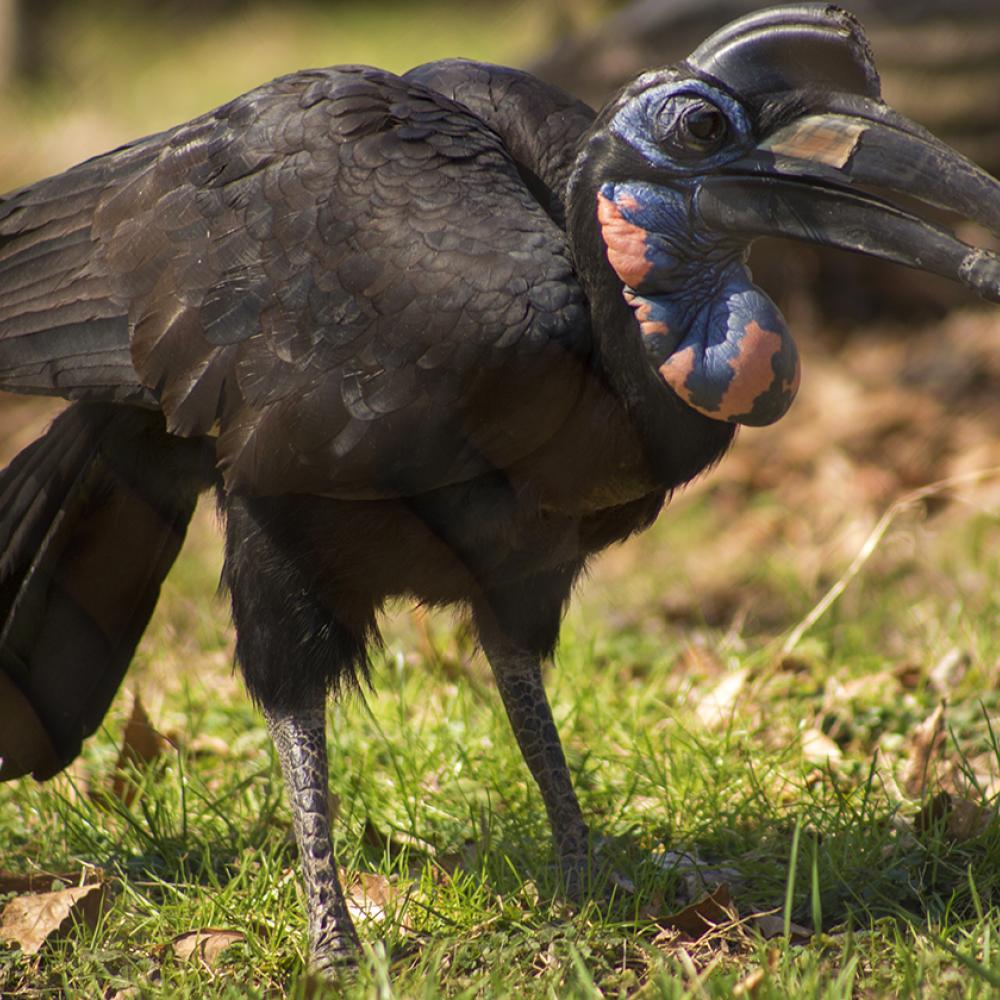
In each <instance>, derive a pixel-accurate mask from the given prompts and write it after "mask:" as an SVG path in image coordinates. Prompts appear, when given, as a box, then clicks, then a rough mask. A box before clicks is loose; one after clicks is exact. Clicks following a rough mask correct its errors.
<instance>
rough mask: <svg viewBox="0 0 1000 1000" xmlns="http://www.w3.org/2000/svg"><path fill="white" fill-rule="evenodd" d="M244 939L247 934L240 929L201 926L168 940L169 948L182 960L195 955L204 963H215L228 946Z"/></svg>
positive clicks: (184, 960)
mask: <svg viewBox="0 0 1000 1000" xmlns="http://www.w3.org/2000/svg"><path fill="white" fill-rule="evenodd" d="M246 939H247V936H246V934H244V933H243V932H242V931H231V930H226V929H225V928H222V927H201V928H199V929H198V930H196V931H186V932H185V933H184V934H178V935H177V937H175V938H174V939H173V940H172V941H171V942H170V950H171V951H172V952H173V954H174V956H175V957H176V958H179V959H180V960H181V961H182V962H186V961H187V960H188V959H190V958H191V957H192V956H194V955H196V956H197V957H198V958H199V959H200V960H201V961H202V962H204V963H205V964H206V965H215V963H216V962H217V961H218V960H219V956H220V955H221V954H222V953H223V952H224V951H225V950H226V949H227V948H228V947H230V946H231V945H234V944H239V942H240V941H245V940H246Z"/></svg>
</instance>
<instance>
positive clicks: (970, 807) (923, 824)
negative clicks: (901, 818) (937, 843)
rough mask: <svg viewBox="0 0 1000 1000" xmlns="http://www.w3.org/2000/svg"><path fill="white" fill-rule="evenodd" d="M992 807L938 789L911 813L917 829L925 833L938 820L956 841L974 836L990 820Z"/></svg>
mask: <svg viewBox="0 0 1000 1000" xmlns="http://www.w3.org/2000/svg"><path fill="white" fill-rule="evenodd" d="M993 815H994V813H993V810H992V809H987V808H986V807H985V806H982V805H980V804H979V803H978V802H972V801H970V800H969V799H963V798H959V797H958V796H953V795H949V794H948V793H947V792H939V793H938V794H937V795H935V796H934V798H932V799H931V800H930V802H928V803H927V804H926V805H925V806H924V807H923V808H922V809H921V810H920V812H918V813H917V815H916V816H914V817H913V826H914V828H915V829H916V830H917V832H918V833H926V832H928V831H929V830H930V829H932V828H933V827H934V826H935V825H936V824H938V823H940V822H941V821H942V820H944V822H945V833H946V834H947V835H948V837H949V838H950V839H951V840H953V841H955V842H957V843H963V842H964V841H967V840H974V839H975V838H976V837H978V836H979V835H980V834H982V833H983V832H984V831H985V830H986V828H987V827H988V826H989V825H990V823H991V822H992V820H993Z"/></svg>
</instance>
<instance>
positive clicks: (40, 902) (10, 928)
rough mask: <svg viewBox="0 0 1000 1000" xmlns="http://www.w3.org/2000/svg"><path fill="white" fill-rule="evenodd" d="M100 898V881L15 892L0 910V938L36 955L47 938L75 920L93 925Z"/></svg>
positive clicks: (67, 928)
mask: <svg viewBox="0 0 1000 1000" xmlns="http://www.w3.org/2000/svg"><path fill="white" fill-rule="evenodd" d="M103 898H104V886H103V885H100V884H96V885H79V886H74V887H73V888H71V889H60V890H58V891H57V892H39V893H34V894H32V895H27V896H15V897H14V898H13V899H12V900H11V901H10V902H9V903H8V904H7V905H6V906H5V907H4V910H3V913H2V914H0V939H3V940H4V941H10V942H11V943H13V944H18V945H20V946H21V950H22V951H23V952H24V953H25V954H26V955H35V954H37V953H38V952H39V951H40V950H41V948H42V945H44V944H45V942H46V941H50V940H54V939H55V938H56V937H59V936H61V935H63V934H65V933H66V932H67V931H68V930H69V929H70V928H71V927H72V926H73V924H74V923H77V922H82V923H86V924H87V925H88V926H90V927H93V926H94V924H96V923H97V918H98V916H99V914H100V912H101V903H102V900H103Z"/></svg>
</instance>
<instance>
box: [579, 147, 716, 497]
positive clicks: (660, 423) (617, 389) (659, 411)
mask: <svg viewBox="0 0 1000 1000" xmlns="http://www.w3.org/2000/svg"><path fill="white" fill-rule="evenodd" d="M609 155H610V154H609V151H608V149H607V145H606V140H605V138H604V137H603V136H602V135H600V134H599V133H596V134H593V135H592V136H591V137H590V138H589V139H588V140H587V141H586V142H585V145H584V147H583V150H582V152H581V155H580V158H579V160H578V161H577V167H576V170H575V171H574V173H573V176H572V177H571V179H570V183H569V186H568V189H567V208H568V211H567V229H568V232H569V239H570V244H571V247H572V250H573V255H574V259H575V262H576V266H577V270H578V273H579V276H580V281H581V283H582V285H583V288H584V291H585V292H586V295H587V299H588V301H589V303H590V314H591V323H592V327H593V336H594V355H593V365H594V369H595V375H596V376H597V377H598V378H600V379H601V380H603V381H604V382H605V383H606V384H607V386H608V388H609V389H610V391H611V392H612V393H613V395H614V396H615V397H616V398H617V399H618V400H619V402H620V404H621V406H622V409H623V411H624V414H625V416H626V418H627V419H626V420H625V421H624V422H623V425H622V433H623V434H627V435H631V436H632V437H633V438H635V439H637V440H638V441H639V442H640V444H641V453H642V455H643V457H644V460H645V462H646V464H647V467H648V475H649V477H650V479H651V481H652V482H654V483H655V484H656V485H658V486H659V487H661V488H666V489H673V488H675V487H677V486H680V485H681V484H683V483H685V482H687V481H688V480H690V479H693V478H694V477H695V476H697V475H698V473H700V472H701V471H702V470H704V469H705V468H707V467H708V466H710V465H712V464H713V463H714V462H716V461H717V460H718V459H719V458H720V457H721V456H722V455H723V454H724V452H725V451H726V449H727V448H728V447H729V445H730V443H731V442H732V440H733V436H734V433H735V427H734V426H733V425H732V424H730V423H727V422H725V421H720V420H713V419H710V418H708V417H706V416H704V415H703V414H701V413H698V412H697V411H696V410H694V409H692V408H691V407H690V406H688V405H687V404H686V403H684V402H683V401H682V400H681V399H680V398H679V397H678V396H677V395H676V394H675V393H674V392H672V391H671V390H670V389H669V388H668V387H667V386H666V385H665V384H664V382H663V379H662V378H661V377H660V375H659V374H658V373H657V371H656V369H655V368H654V367H653V365H652V364H651V363H650V360H649V358H648V356H647V352H646V346H645V345H644V343H643V334H642V331H641V329H640V325H639V320H638V319H637V317H636V313H635V311H634V310H633V308H632V307H631V306H630V305H629V303H628V302H627V301H626V288H625V285H624V284H623V282H622V280H621V278H620V277H619V276H618V274H617V273H616V272H615V270H614V268H613V267H612V266H611V264H610V263H609V261H608V253H607V246H606V244H605V241H604V238H603V236H602V232H601V226H600V222H599V219H598V207H599V200H598V196H599V193H600V190H601V186H602V181H603V177H604V176H606V160H607V158H608V156H609ZM682 292H683V289H682V288H678V290H677V295H678V296H680V295H681V294H682Z"/></svg>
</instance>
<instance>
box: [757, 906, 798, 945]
mask: <svg viewBox="0 0 1000 1000" xmlns="http://www.w3.org/2000/svg"><path fill="white" fill-rule="evenodd" d="M750 923H751V925H752V926H754V927H756V928H757V930H758V931H760V934H761V937H763V938H765V939H766V940H770V939H771V938H776V937H782V936H783V935H784V933H785V920H784V917H782V916H780V915H779V914H777V913H754V914H753V915H752V916H751V917H750ZM812 936H813V935H812V931H811V930H809V928H808V927H803V926H802V925H801V924H796V923H794V922H793V923H790V924H789V925H788V940H789V941H790V942H791V943H792V944H803V943H805V942H806V941H808V940H809V939H810V938H811V937H812Z"/></svg>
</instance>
